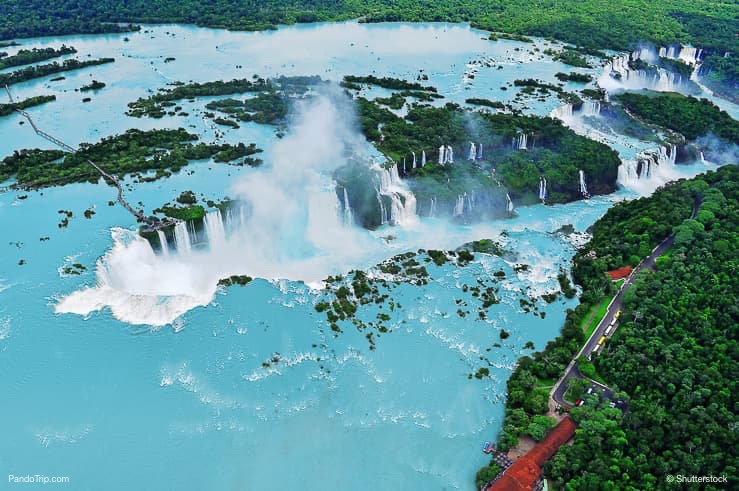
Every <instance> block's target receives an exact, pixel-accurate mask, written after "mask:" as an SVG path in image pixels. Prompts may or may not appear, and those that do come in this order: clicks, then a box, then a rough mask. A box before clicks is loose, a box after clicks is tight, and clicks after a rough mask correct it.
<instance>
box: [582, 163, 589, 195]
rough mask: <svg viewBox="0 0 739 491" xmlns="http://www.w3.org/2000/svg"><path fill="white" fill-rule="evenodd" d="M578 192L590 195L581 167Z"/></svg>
mask: <svg viewBox="0 0 739 491" xmlns="http://www.w3.org/2000/svg"><path fill="white" fill-rule="evenodd" d="M580 194H582V195H583V196H584V197H586V198H589V197H590V195H589V194H588V187H587V186H586V185H585V172H583V170H582V169H580Z"/></svg>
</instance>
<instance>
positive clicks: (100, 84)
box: [80, 80, 105, 92]
mask: <svg viewBox="0 0 739 491" xmlns="http://www.w3.org/2000/svg"><path fill="white" fill-rule="evenodd" d="M103 87H105V84H104V83H103V82H98V81H97V80H93V81H92V82H90V83H89V84H87V85H83V86H82V87H80V92H87V91H88V90H100V89H102V88H103Z"/></svg>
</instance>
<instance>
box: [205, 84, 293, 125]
mask: <svg viewBox="0 0 739 491" xmlns="http://www.w3.org/2000/svg"><path fill="white" fill-rule="evenodd" d="M205 107H206V108H208V109H210V110H212V111H219V112H222V113H225V114H228V115H229V116H231V117H233V118H235V119H236V120H238V121H244V122H249V121H254V122H255V123H259V124H280V123H284V122H285V118H286V117H287V111H288V103H287V100H286V98H285V97H283V96H282V95H281V94H279V93H278V92H276V91H274V90H272V91H269V92H262V93H259V94H257V95H256V96H254V97H251V98H248V99H244V100H242V101H239V100H236V99H221V100H217V101H213V102H209V103H208V104H206V105H205ZM219 119H220V120H221V123H219V124H229V123H224V122H223V121H224V120H223V118H219ZM225 121H229V120H225ZM216 122H217V123H218V121H216ZM235 127H236V128H238V124H236V126H235Z"/></svg>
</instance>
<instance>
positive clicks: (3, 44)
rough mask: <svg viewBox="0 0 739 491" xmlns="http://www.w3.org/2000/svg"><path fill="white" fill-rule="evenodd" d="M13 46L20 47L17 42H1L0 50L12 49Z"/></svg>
mask: <svg viewBox="0 0 739 491" xmlns="http://www.w3.org/2000/svg"><path fill="white" fill-rule="evenodd" d="M12 46H20V44H19V43H16V42H15V41H0V48H10V47H12Z"/></svg>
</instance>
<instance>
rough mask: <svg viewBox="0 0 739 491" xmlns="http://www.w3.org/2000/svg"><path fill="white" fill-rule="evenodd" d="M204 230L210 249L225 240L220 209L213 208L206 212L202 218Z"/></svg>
mask: <svg viewBox="0 0 739 491" xmlns="http://www.w3.org/2000/svg"><path fill="white" fill-rule="evenodd" d="M203 223H204V224H205V231H206V232H207V234H208V242H210V247H211V248H212V249H215V248H217V247H218V246H220V245H223V243H224V242H226V230H225V229H224V228H223V219H222V218H221V210H219V209H217V208H216V209H215V210H213V211H210V212H208V213H207V214H206V215H205V218H204V219H203Z"/></svg>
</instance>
